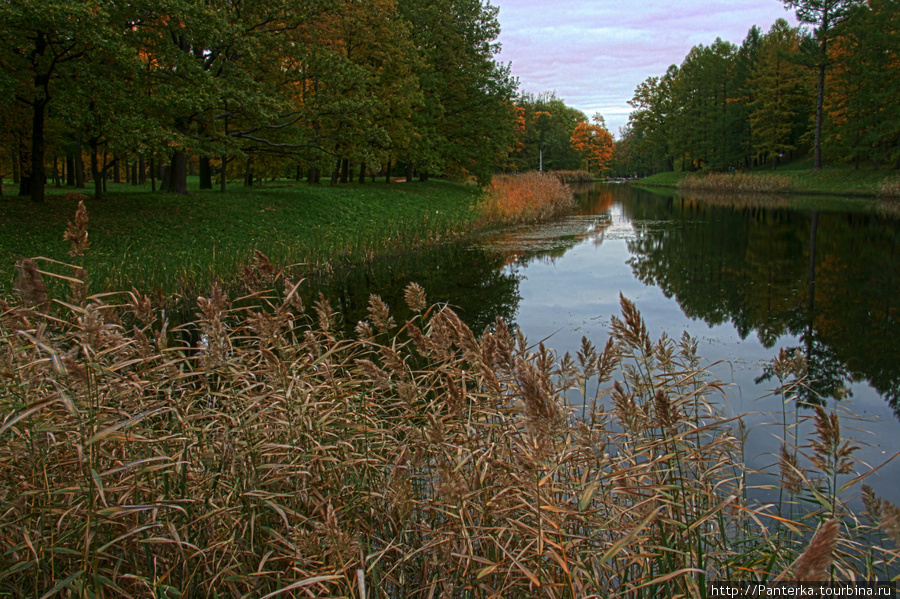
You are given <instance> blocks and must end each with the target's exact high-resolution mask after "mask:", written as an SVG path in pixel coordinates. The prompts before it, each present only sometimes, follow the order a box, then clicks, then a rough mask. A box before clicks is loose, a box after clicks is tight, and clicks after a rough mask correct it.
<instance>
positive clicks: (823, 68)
mask: <svg viewBox="0 0 900 599" xmlns="http://www.w3.org/2000/svg"><path fill="white" fill-rule="evenodd" d="M782 3H783V4H784V6H785V8H794V9H796V15H797V19H798V20H799V21H800V22H801V23H806V24H809V25H812V26H813V27H814V29H813V31H814V34H815V39H816V42H817V44H818V56H817V57H815V58H816V60H815V67H816V69H817V70H818V84H817V88H816V126H815V142H814V146H813V147H814V150H813V151H814V160H815V167H814V168H815V170H820V169H821V168H822V123H823V120H824V107H825V74H826V72H827V70H828V67H829V60H828V42H829V41H831V40H832V39H833V37H834V35H835V27H836V26H837V25H839V24H840V23H842V22H843V21H845V20H846V19H847V18H848V17H849V16H850V15H851V14H852V11H853V8H854V7H856V6H859V5H860V4H861V3H862V0H782Z"/></svg>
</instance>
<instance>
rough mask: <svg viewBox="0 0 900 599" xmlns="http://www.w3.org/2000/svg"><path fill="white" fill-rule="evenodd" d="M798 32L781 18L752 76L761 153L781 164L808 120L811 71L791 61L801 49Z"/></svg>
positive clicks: (754, 120) (753, 116)
mask: <svg viewBox="0 0 900 599" xmlns="http://www.w3.org/2000/svg"><path fill="white" fill-rule="evenodd" d="M798 40H799V34H798V31H797V30H796V29H794V28H792V27H791V26H790V25H789V24H788V22H787V21H785V20H784V19H778V20H777V21H776V22H775V23H774V24H773V25H772V28H771V29H770V30H769V31H768V33H766V35H765V36H763V39H762V42H761V43H760V45H759V50H758V56H757V60H756V64H755V66H754V69H753V73H752V75H751V78H750V88H751V90H752V95H753V100H752V102H751V103H750V128H751V132H752V136H753V148H754V150H755V152H756V154H757V155H758V156H761V157H762V158H764V159H770V160H771V161H772V168H773V169H775V168H776V167H777V166H778V163H779V159H780V157H781V155H782V154H784V153H785V152H791V151H793V150H795V149H796V148H797V146H798V144H799V140H800V137H801V136H802V133H803V132H804V131H805V125H806V123H807V114H808V112H807V110H804V107H805V106H807V105H808V103H807V101H806V99H807V98H808V97H809V92H808V89H810V86H809V85H808V78H807V71H805V69H804V68H803V67H802V66H800V65H798V64H797V63H796V62H795V61H792V60H790V58H791V56H792V55H796V53H797V51H798V45H799V44H798Z"/></svg>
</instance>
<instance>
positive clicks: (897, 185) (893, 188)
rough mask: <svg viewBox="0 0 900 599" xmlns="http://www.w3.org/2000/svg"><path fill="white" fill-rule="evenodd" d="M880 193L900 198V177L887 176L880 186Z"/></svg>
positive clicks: (884, 196)
mask: <svg viewBox="0 0 900 599" xmlns="http://www.w3.org/2000/svg"><path fill="white" fill-rule="evenodd" d="M878 195H879V196H881V197H883V198H900V179H896V178H893V179H892V178H891V177H885V178H884V180H883V181H882V182H881V184H880V185H879V186H878Z"/></svg>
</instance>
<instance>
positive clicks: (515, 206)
mask: <svg viewBox="0 0 900 599" xmlns="http://www.w3.org/2000/svg"><path fill="white" fill-rule="evenodd" d="M574 207H575V197H574V195H573V194H572V190H571V189H569V187H568V186H567V185H566V184H565V183H563V182H561V181H560V179H559V178H558V177H556V176H554V175H552V174H549V173H539V172H536V171H532V172H528V173H523V174H521V175H509V176H502V177H494V180H493V182H492V183H491V186H490V187H489V188H488V189H487V190H486V191H485V193H484V194H483V196H482V198H481V201H480V203H479V205H478V211H479V213H480V214H481V217H482V218H483V219H484V220H485V221H487V222H489V223H492V224H497V225H502V224H515V223H530V222H539V221H542V220H547V219H550V218H553V217H556V216H559V215H561V214H565V213H567V212H569V211H571V210H572V209H573V208H574Z"/></svg>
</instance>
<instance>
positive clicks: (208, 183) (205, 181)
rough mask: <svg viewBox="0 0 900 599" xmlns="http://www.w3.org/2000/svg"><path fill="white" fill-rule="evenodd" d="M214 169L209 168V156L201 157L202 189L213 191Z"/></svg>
mask: <svg viewBox="0 0 900 599" xmlns="http://www.w3.org/2000/svg"><path fill="white" fill-rule="evenodd" d="M212 188H213V182H212V169H211V168H210V166H209V156H201V157H200V189H212Z"/></svg>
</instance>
